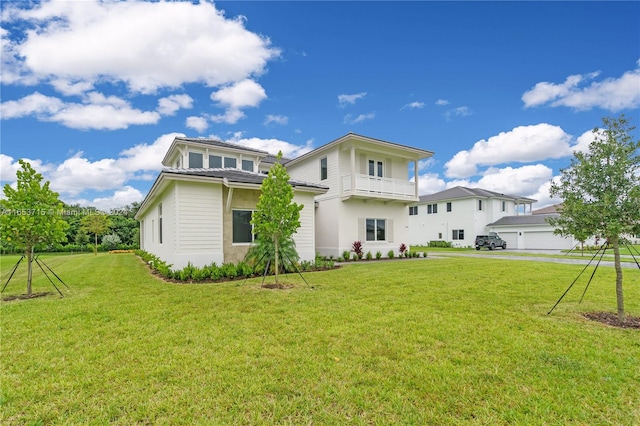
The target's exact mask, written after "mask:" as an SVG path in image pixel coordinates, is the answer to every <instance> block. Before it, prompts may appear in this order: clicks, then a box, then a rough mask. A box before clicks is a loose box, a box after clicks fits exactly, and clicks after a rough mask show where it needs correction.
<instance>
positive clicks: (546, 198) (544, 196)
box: [527, 176, 562, 210]
mask: <svg viewBox="0 0 640 426" xmlns="http://www.w3.org/2000/svg"><path fill="white" fill-rule="evenodd" d="M551 181H554V182H556V183H559V182H560V176H554V177H553V178H552V179H549V180H548V181H547V182H545V183H543V184H542V185H540V187H539V188H538V190H537V191H536V192H534V193H531V194H530V195H527V197H528V198H533V199H534V200H538V202H537V203H535V204H534V210H535V209H542V208H544V207H548V206H553V205H555V204H560V203H562V199H560V198H552V197H551V193H550V192H549V189H550V188H551Z"/></svg>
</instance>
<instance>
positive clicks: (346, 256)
mask: <svg viewBox="0 0 640 426" xmlns="http://www.w3.org/2000/svg"><path fill="white" fill-rule="evenodd" d="M350 257H351V254H350V253H349V251H348V250H345V251H343V252H342V260H344V261H345V262H348V261H349V258H350Z"/></svg>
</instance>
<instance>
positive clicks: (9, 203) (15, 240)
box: [0, 160, 69, 296]
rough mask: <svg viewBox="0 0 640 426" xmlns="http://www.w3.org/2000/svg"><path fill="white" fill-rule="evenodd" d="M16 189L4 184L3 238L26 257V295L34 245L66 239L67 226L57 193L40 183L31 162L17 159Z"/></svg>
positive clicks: (1, 218)
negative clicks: (20, 250) (18, 164)
mask: <svg viewBox="0 0 640 426" xmlns="http://www.w3.org/2000/svg"><path fill="white" fill-rule="evenodd" d="M19 163H20V167H21V169H20V170H18V171H17V173H16V175H17V177H18V182H17V186H16V188H15V189H14V188H12V187H11V186H10V185H8V184H7V185H5V186H4V195H5V197H6V199H4V200H0V206H1V207H2V214H1V215H0V227H1V228H2V239H3V240H5V241H9V242H11V243H12V244H13V245H14V246H15V247H17V248H19V249H22V250H23V251H24V255H25V257H26V258H27V295H29V296H31V294H32V290H31V280H32V276H33V275H32V262H33V252H34V249H35V247H36V246H37V245H41V244H52V243H59V242H62V241H65V240H66V230H67V228H68V227H69V225H68V224H67V222H66V221H65V220H64V219H63V218H62V216H61V214H60V213H61V210H62V203H61V202H60V201H59V200H58V193H57V192H54V191H52V190H51V189H49V181H47V182H45V183H44V184H42V179H43V178H42V175H41V174H39V173H37V172H36V171H35V169H34V168H33V167H31V164H29V163H28V162H26V161H23V160H19Z"/></svg>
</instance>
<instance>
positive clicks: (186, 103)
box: [158, 94, 193, 115]
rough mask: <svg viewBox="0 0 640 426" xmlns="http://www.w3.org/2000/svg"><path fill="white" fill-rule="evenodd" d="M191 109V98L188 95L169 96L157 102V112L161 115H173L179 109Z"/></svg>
mask: <svg viewBox="0 0 640 426" xmlns="http://www.w3.org/2000/svg"><path fill="white" fill-rule="evenodd" d="M192 107H193V98H192V97H191V96H189V95H186V94H182V95H171V96H167V97H166V98H160V99H159V100H158V112H159V113H160V114H162V115H174V114H175V113H176V112H178V110H180V109H181V108H184V109H190V108H192Z"/></svg>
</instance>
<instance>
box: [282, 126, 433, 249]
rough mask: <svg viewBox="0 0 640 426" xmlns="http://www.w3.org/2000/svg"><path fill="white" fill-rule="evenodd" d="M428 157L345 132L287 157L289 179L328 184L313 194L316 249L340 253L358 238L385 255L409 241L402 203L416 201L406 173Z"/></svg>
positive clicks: (426, 153) (418, 151)
mask: <svg viewBox="0 0 640 426" xmlns="http://www.w3.org/2000/svg"><path fill="white" fill-rule="evenodd" d="M432 155H433V152H431V151H426V150H423V149H418V148H412V147H408V146H404V145H399V144H396V143H392V142H387V141H383V140H379V139H374V138H370V137H366V136H361V135H357V134H354V133H349V134H347V135H345V136H343V137H341V138H338V139H336V140H334V141H332V142H329V143H327V144H326V145H323V146H321V147H319V148H317V149H315V150H313V151H311V152H309V153H307V154H305V155H302V156H300V157H298V158H296V159H293V160H290V161H288V162H287V163H286V167H287V171H288V172H289V175H290V176H291V178H292V179H296V180H302V181H305V182H311V183H314V184H316V185H324V186H327V187H328V188H329V190H328V191H327V192H326V193H323V194H318V195H316V197H315V202H316V214H315V216H316V222H315V223H316V238H315V240H316V251H317V253H318V254H320V255H323V256H334V257H339V256H340V255H341V254H342V252H344V251H350V250H351V247H352V244H353V243H354V242H355V241H360V242H362V244H363V250H364V252H365V253H366V252H368V251H370V252H371V254H372V255H375V254H376V252H378V251H380V252H381V253H382V255H383V256H384V257H386V256H387V253H388V252H389V250H394V251H395V252H396V253H397V252H398V248H399V246H400V244H402V243H405V244H409V229H408V225H409V223H408V217H407V211H408V209H407V206H408V205H409V204H413V203H416V202H417V201H418V200H419V197H418V186H417V184H416V182H415V179H414V180H413V181H411V180H410V179H409V171H410V169H411V170H413V171H416V170H418V161H420V160H422V159H424V158H428V157H431V156H432ZM410 166H411V167H410Z"/></svg>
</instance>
